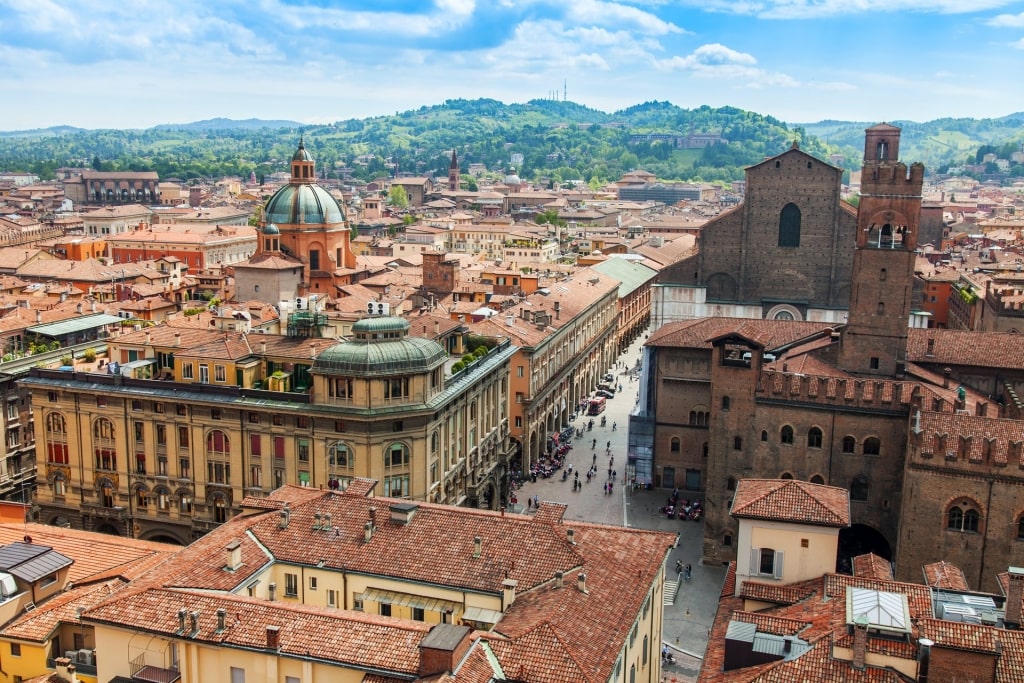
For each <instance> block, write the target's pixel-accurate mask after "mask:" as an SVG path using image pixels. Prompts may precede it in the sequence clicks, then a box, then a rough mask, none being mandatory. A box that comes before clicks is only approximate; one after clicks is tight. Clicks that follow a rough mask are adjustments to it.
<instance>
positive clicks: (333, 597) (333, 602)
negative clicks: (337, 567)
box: [327, 590, 338, 607]
mask: <svg viewBox="0 0 1024 683" xmlns="http://www.w3.org/2000/svg"><path fill="white" fill-rule="evenodd" d="M327 606H328V607H337V606H338V591H334V590H329V591H327Z"/></svg>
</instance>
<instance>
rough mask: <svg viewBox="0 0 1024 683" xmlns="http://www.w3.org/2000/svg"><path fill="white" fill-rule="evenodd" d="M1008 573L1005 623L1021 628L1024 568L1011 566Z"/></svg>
mask: <svg viewBox="0 0 1024 683" xmlns="http://www.w3.org/2000/svg"><path fill="white" fill-rule="evenodd" d="M1008 574H1009V582H1008V584H1009V585H1007V587H1006V613H1005V614H1004V615H1003V623H1005V624H1006V628H1013V629H1019V628H1020V627H1021V623H1020V618H1021V614H1020V611H1021V610H1020V601H1021V599H1022V597H1024V569H1022V568H1021V567H1010V570H1009V572H1008Z"/></svg>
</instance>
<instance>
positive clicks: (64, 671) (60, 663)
mask: <svg viewBox="0 0 1024 683" xmlns="http://www.w3.org/2000/svg"><path fill="white" fill-rule="evenodd" d="M53 663H54V665H55V666H54V668H55V669H56V670H57V675H58V676H60V678H61V679H63V680H65V681H68V682H69V683H78V676H76V675H75V665H74V664H73V663H72V662H71V660H70V659H68V658H67V657H57V659H55V660H53Z"/></svg>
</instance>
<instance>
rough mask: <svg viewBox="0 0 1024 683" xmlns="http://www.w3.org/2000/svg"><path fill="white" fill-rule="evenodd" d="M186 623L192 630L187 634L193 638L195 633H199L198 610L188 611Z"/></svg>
mask: <svg viewBox="0 0 1024 683" xmlns="http://www.w3.org/2000/svg"><path fill="white" fill-rule="evenodd" d="M188 624H189V628H190V629H191V631H192V632H191V633H190V634H189V636H190V637H192V638H195V637H196V635H197V634H198V633H199V612H189V613H188Z"/></svg>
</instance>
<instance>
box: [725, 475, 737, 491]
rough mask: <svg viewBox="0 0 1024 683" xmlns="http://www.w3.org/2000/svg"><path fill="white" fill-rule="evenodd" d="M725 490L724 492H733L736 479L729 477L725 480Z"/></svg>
mask: <svg viewBox="0 0 1024 683" xmlns="http://www.w3.org/2000/svg"><path fill="white" fill-rule="evenodd" d="M725 490H726V491H735V490H736V478H735V477H729V478H728V479H727V480H726V482H725Z"/></svg>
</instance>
